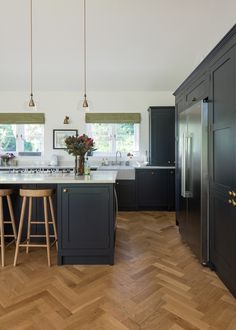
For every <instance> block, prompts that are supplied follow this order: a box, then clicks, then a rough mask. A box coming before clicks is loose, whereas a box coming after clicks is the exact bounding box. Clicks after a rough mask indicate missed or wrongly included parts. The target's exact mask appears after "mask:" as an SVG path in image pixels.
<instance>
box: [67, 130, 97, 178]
mask: <svg viewBox="0 0 236 330" xmlns="http://www.w3.org/2000/svg"><path fill="white" fill-rule="evenodd" d="M65 144H66V148H67V152H68V154H70V155H73V156H75V175H83V174H84V161H85V154H86V152H88V151H89V152H92V151H95V150H96V149H95V148H94V146H95V143H94V141H93V139H92V138H89V137H88V136H87V135H86V134H83V135H80V136H74V135H73V136H68V137H67V138H66V139H65ZM78 157H79V167H78Z"/></svg>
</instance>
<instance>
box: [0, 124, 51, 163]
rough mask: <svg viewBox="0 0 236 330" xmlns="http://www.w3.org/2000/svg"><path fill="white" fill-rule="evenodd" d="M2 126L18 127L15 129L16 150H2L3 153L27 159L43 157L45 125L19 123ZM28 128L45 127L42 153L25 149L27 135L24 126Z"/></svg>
mask: <svg viewBox="0 0 236 330" xmlns="http://www.w3.org/2000/svg"><path fill="white" fill-rule="evenodd" d="M2 125H6V126H7V125H12V126H16V129H15V139H16V150H15V151H12V150H8V151H5V150H2V149H0V152H1V153H9V152H10V153H13V154H14V155H15V156H16V157H17V156H26V157H28V156H29V157H31V156H42V155H43V153H44V141H45V140H44V136H45V134H44V124H43V123H32V124H31V123H25V124H17V123H12V124H10V123H4V124H2ZM26 125H27V126H28V125H40V126H43V137H42V150H41V151H25V149H24V135H25V128H24V126H26Z"/></svg>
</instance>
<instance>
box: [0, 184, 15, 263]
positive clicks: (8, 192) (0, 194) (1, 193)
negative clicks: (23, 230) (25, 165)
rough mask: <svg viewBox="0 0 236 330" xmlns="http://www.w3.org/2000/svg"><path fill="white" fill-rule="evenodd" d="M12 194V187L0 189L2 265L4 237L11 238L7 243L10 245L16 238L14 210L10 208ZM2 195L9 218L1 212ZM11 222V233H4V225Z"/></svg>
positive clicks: (1, 209) (1, 210)
mask: <svg viewBox="0 0 236 330" xmlns="http://www.w3.org/2000/svg"><path fill="white" fill-rule="evenodd" d="M11 194H13V189H0V234H1V245H0V246H1V261H2V267H4V266H5V238H10V237H11V238H13V240H11V241H10V242H9V243H8V244H7V245H6V247H7V246H8V245H10V244H12V243H14V242H16V239H17V232H16V224H15V218H14V212H13V208H12V202H11V197H10V195H11ZM3 197H6V199H7V207H8V210H9V215H10V220H6V219H4V212H3ZM5 224H11V226H12V232H13V234H7V235H5V231H4V225H5Z"/></svg>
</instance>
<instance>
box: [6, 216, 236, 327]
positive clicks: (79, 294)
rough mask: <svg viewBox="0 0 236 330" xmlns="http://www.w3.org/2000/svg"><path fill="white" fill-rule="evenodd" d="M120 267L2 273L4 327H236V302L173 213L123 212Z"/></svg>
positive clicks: (40, 254)
mask: <svg viewBox="0 0 236 330" xmlns="http://www.w3.org/2000/svg"><path fill="white" fill-rule="evenodd" d="M118 220H119V221H118V233H117V244H116V260H115V265H114V266H62V267H58V266H56V265H55V261H56V258H55V255H56V254H55V251H54V266H53V267H51V268H48V267H47V260H46V252H45V250H32V252H30V254H29V255H28V256H26V255H25V253H24V252H21V253H20V258H19V261H20V264H19V266H17V267H16V268H13V266H12V265H10V264H9V263H11V264H12V261H13V252H14V250H13V248H11V249H10V250H8V252H7V267H5V268H4V269H0V329H7V330H9V329H42V330H47V329H81V330H82V329H86V330H97V329H98V330H100V329H101V330H102V329H105V330H116V329H117V330H123V329H126V330H127V329H134V330H136V329H147V330H152V329H153V330H154V329H155V330H156V329H157V330H165V329H171V330H181V329H189V330H190V329H201V330H204V329H212V330H213V329H214V330H217V329H218V330H219V329H220V330H226V329H227V330H235V329H236V300H235V299H234V298H233V297H232V296H231V294H230V293H229V292H228V291H227V289H226V288H225V287H224V285H223V284H222V282H221V281H220V280H219V279H218V278H217V276H216V275H215V273H214V272H211V271H210V270H208V269H206V268H203V267H202V266H201V265H200V264H199V263H198V262H197V260H196V259H195V257H194V256H193V255H192V253H191V251H190V250H189V248H188V247H187V246H186V245H185V244H183V243H182V242H181V239H180V236H179V234H178V230H177V228H176V227H175V220H174V213H168V212H121V213H119V219H118Z"/></svg>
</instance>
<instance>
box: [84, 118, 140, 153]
mask: <svg viewBox="0 0 236 330" xmlns="http://www.w3.org/2000/svg"><path fill="white" fill-rule="evenodd" d="M139 126H140V125H139V124H135V123H119V124H109V123H108V124H106V123H92V124H87V134H88V135H89V136H91V137H92V138H93V139H94V141H95V143H96V145H95V147H96V148H97V151H96V154H98V155H99V154H109V153H110V154H114V153H116V151H120V152H125V153H128V152H138V151H139Z"/></svg>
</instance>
